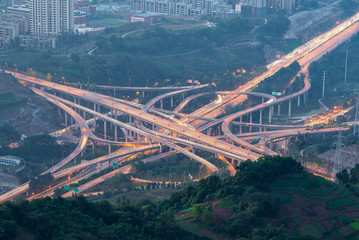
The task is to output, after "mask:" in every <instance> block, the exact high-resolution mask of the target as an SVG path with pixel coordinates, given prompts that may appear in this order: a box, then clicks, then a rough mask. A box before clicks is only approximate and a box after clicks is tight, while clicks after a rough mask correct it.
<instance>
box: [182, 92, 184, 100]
mask: <svg viewBox="0 0 359 240" xmlns="http://www.w3.org/2000/svg"><path fill="white" fill-rule="evenodd" d="M183 100H184V93H182V101H183Z"/></svg>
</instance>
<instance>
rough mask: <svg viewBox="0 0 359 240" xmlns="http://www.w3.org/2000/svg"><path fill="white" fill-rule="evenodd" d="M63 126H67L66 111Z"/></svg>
mask: <svg viewBox="0 0 359 240" xmlns="http://www.w3.org/2000/svg"><path fill="white" fill-rule="evenodd" d="M65 126H66V127H67V112H65Z"/></svg>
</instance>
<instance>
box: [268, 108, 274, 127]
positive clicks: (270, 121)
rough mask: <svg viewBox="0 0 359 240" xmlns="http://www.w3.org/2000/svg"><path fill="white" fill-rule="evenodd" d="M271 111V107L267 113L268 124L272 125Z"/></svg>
mask: <svg viewBox="0 0 359 240" xmlns="http://www.w3.org/2000/svg"><path fill="white" fill-rule="evenodd" d="M272 111H273V106H271V107H269V112H268V122H269V123H272Z"/></svg>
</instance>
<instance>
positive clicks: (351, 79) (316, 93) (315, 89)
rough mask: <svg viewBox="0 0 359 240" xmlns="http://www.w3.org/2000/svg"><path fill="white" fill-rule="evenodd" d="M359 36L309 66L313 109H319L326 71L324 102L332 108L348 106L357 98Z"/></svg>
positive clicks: (310, 94)
mask: <svg viewBox="0 0 359 240" xmlns="http://www.w3.org/2000/svg"><path fill="white" fill-rule="evenodd" d="M346 50H348V75H347V84H344V73H345V55H346ZM358 53H359V34H357V35H355V36H353V37H352V38H351V41H347V42H345V43H343V44H341V45H340V46H339V47H338V48H336V49H334V50H333V51H332V52H330V53H328V54H326V55H324V56H323V57H322V58H321V59H320V60H318V61H316V62H313V63H312V64H311V65H310V66H309V77H310V80H311V89H310V91H309V102H310V103H311V104H310V105H311V107H312V108H319V106H320V105H319V102H318V99H320V98H321V93H322V86H323V71H326V86H325V89H326V91H325V98H324V100H323V102H324V103H325V104H326V105H327V106H328V107H330V108H332V107H333V106H334V105H340V106H343V107H347V106H348V101H350V100H351V99H354V98H355V97H356V95H357V94H356V93H355V91H356V90H358V89H359V81H358V78H357V76H358V74H359V68H357V66H356V64H355V63H356V62H358V61H359V54H358Z"/></svg>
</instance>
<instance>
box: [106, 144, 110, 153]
mask: <svg viewBox="0 0 359 240" xmlns="http://www.w3.org/2000/svg"><path fill="white" fill-rule="evenodd" d="M107 146H108V154H110V153H111V145H110V144H108V145H107Z"/></svg>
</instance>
